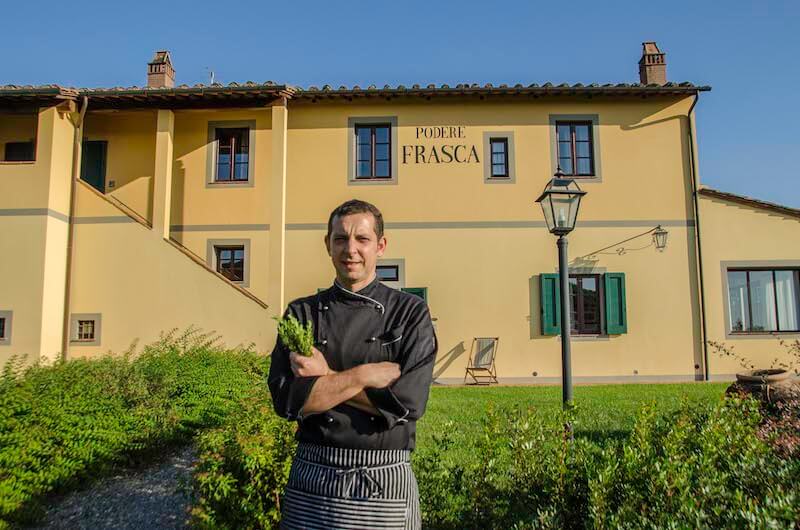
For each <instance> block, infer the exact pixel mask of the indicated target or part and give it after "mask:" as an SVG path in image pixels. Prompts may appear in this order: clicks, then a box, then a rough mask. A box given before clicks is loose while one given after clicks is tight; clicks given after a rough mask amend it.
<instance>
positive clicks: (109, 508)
mask: <svg viewBox="0 0 800 530" xmlns="http://www.w3.org/2000/svg"><path fill="white" fill-rule="evenodd" d="M196 461H197V455H196V453H195V450H194V447H193V446H192V445H188V446H185V447H181V448H178V449H173V450H172V451H171V452H169V453H166V454H165V455H164V456H163V458H160V459H159V460H158V461H156V462H154V463H152V464H150V465H149V466H147V467H145V468H143V469H137V470H122V471H119V472H118V473H117V474H116V475H113V476H110V477H106V478H103V479H100V480H98V481H97V482H95V483H93V484H92V485H91V486H90V487H89V488H88V489H86V490H82V491H73V492H71V493H69V494H66V495H63V496H61V497H55V498H53V499H52V501H51V502H52V504H51V506H50V507H49V508H48V509H47V514H46V516H45V518H44V519H43V520H42V523H41V525H40V526H36V527H33V528H37V529H48V530H50V529H56V528H58V529H61V528H64V529H67V528H69V529H70V530H72V529H81V530H83V529H86V530H89V529H91V530H102V529H125V530H128V529H130V530H133V529H135V530H142V529H167V528H170V529H172V528H188V524H187V520H188V513H189V512H188V510H189V503H190V498H191V497H190V495H191V493H190V490H191V488H190V485H189V484H190V482H189V481H190V478H191V472H192V468H193V467H194V465H195V462H196Z"/></svg>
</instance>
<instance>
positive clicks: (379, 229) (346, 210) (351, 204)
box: [325, 199, 383, 239]
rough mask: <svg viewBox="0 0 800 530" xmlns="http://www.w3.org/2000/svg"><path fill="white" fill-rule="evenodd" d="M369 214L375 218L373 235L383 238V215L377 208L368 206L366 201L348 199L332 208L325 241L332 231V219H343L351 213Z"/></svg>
mask: <svg viewBox="0 0 800 530" xmlns="http://www.w3.org/2000/svg"><path fill="white" fill-rule="evenodd" d="M368 212H369V213H371V214H372V216H373V217H374V218H375V235H376V236H378V239H380V238H382V237H383V215H382V214H381V211H380V210H378V208H376V207H375V205H374V204H370V203H368V202H367V201H360V200H358V199H350V200H349V201H347V202H344V203H342V204H340V205H339V206H337V207H336V208H334V210H333V211H332V212H331V215H330V217H328V233H327V234H326V236H325V239H330V238H331V232H332V231H333V218H334V217H344V216H345V215H350V214H353V213H368Z"/></svg>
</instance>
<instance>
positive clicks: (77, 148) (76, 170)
mask: <svg viewBox="0 0 800 530" xmlns="http://www.w3.org/2000/svg"><path fill="white" fill-rule="evenodd" d="M88 107H89V98H88V97H86V96H83V99H82V101H81V111H80V114H79V115H78V121H77V123H75V135H74V138H73V147H72V178H71V179H70V194H69V196H70V199H69V227H68V228H67V271H66V274H67V278H66V282H65V283H64V322H63V325H62V328H61V331H62V343H61V360H62V361H66V360H67V351H68V349H69V304H70V292H71V291H72V240H73V238H74V237H75V204H76V202H77V198H76V196H75V195H76V193H77V188H78V177H79V176H80V171H81V147H82V141H83V119H84V117H85V116H86V109H87V108H88Z"/></svg>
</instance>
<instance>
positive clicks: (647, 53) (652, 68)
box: [639, 42, 667, 85]
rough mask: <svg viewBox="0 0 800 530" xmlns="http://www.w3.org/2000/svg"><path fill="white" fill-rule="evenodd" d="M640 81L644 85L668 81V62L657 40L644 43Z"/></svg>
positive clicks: (640, 60)
mask: <svg viewBox="0 0 800 530" xmlns="http://www.w3.org/2000/svg"><path fill="white" fill-rule="evenodd" d="M639 82H640V83H642V84H643V85H649V84H651V83H655V84H657V85H663V84H665V83H666V82H667V62H666V61H665V60H664V54H663V53H661V50H659V49H658V46H657V45H656V43H655V42H643V43H642V58H641V59H639Z"/></svg>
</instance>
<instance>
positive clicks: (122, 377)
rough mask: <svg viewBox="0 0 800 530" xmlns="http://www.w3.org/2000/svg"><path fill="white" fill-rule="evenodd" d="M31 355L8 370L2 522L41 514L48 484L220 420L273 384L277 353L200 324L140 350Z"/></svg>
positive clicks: (1, 427)
mask: <svg viewBox="0 0 800 530" xmlns="http://www.w3.org/2000/svg"><path fill="white" fill-rule="evenodd" d="M24 364H25V363H24V359H21V358H15V359H13V360H12V361H10V362H9V363H7V364H6V365H5V366H4V369H3V373H2V376H0V528H3V527H5V526H7V525H8V524H10V523H26V522H28V523H29V522H33V521H36V520H37V519H38V518H39V517H40V516H41V515H42V513H43V509H42V504H41V501H42V499H43V498H44V496H45V495H46V494H48V493H51V492H54V491H60V490H65V489H68V488H72V487H74V486H75V485H76V484H77V483H78V482H79V481H82V480H85V479H91V478H92V477H95V476H98V475H101V474H103V473H105V472H107V471H108V470H109V469H110V468H111V467H113V466H115V465H118V464H127V465H132V464H137V463H139V462H141V461H142V460H146V459H147V458H149V456H150V455H151V453H153V452H155V451H161V450H163V448H164V446H165V445H167V444H177V443H184V442H186V441H187V440H189V439H190V438H191V436H192V435H193V434H194V433H195V432H196V431H197V430H198V429H200V428H204V427H210V426H215V425H218V424H219V423H220V422H221V421H222V419H224V418H225V417H226V416H227V415H228V414H230V413H231V412H233V411H234V410H237V409H238V407H239V403H240V402H241V401H242V400H243V399H245V398H246V397H247V396H249V395H252V394H254V393H257V392H261V391H263V380H264V377H265V375H266V367H267V360H266V358H264V357H263V356H259V355H257V354H256V353H254V352H253V351H251V350H250V349H249V348H238V349H233V350H223V349H221V348H220V347H219V345H218V344H217V339H216V338H214V337H212V336H211V334H203V333H201V332H199V331H198V330H194V329H191V328H190V329H189V330H186V331H185V332H183V333H181V334H178V333H177V330H173V331H171V332H169V333H167V334H166V335H163V336H162V338H161V340H159V341H158V342H156V343H154V344H150V345H148V346H146V347H145V348H144V350H143V351H142V353H141V354H140V355H138V356H135V355H134V353H133V348H131V349H130V350H129V351H127V352H125V353H123V354H122V355H119V356H113V355H110V354H108V355H105V356H103V357H101V358H98V359H93V360H86V359H75V360H70V361H66V362H63V361H60V362H57V363H55V364H54V365H52V366H42V365H41V364H39V363H35V364H33V365H32V366H29V367H27V368H25V367H24Z"/></svg>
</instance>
